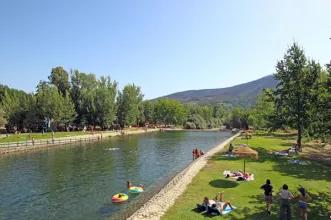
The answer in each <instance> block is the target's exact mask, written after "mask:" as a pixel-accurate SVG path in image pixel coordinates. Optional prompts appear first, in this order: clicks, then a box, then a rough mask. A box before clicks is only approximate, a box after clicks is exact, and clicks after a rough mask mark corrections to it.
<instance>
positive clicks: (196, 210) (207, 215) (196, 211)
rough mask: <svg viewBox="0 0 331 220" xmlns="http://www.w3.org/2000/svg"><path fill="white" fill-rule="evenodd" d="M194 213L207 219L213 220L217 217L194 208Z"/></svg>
mask: <svg viewBox="0 0 331 220" xmlns="http://www.w3.org/2000/svg"><path fill="white" fill-rule="evenodd" d="M191 211H192V212H195V213H197V214H200V215H202V216H204V217H206V218H213V217H216V216H217V215H211V214H209V213H207V212H206V211H200V210H199V209H198V208H194V209H192V210H191Z"/></svg>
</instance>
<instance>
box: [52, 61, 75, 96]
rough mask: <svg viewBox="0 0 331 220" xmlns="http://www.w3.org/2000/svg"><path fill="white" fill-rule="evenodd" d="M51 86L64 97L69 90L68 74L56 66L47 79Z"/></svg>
mask: <svg viewBox="0 0 331 220" xmlns="http://www.w3.org/2000/svg"><path fill="white" fill-rule="evenodd" d="M48 79H49V81H50V83H51V84H53V85H55V86H56V87H57V88H58V90H59V91H60V92H61V93H62V96H63V97H65V96H66V93H67V91H69V89H70V84H69V77H68V72H67V71H65V70H64V69H63V67H61V66H58V67H55V68H53V69H52V71H51V75H50V76H49V77H48Z"/></svg>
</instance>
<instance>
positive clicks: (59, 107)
mask: <svg viewBox="0 0 331 220" xmlns="http://www.w3.org/2000/svg"><path fill="white" fill-rule="evenodd" d="M63 103H64V101H63V97H62V94H61V93H60V92H59V90H58V89H57V87H55V86H51V85H49V86H46V87H44V88H42V89H39V90H38V93H37V101H36V104H37V109H39V113H40V116H41V118H42V119H54V120H55V121H59V122H60V121H61V118H62V115H63V113H62V112H63Z"/></svg>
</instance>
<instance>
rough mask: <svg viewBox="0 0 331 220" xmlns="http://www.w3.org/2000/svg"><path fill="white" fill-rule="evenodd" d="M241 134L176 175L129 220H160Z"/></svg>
mask: <svg viewBox="0 0 331 220" xmlns="http://www.w3.org/2000/svg"><path fill="white" fill-rule="evenodd" d="M239 135H240V133H238V134H236V135H234V136H232V137H231V138H229V139H227V140H225V141H223V142H222V143H220V144H219V145H217V146H215V147H214V148H212V149H211V150H209V151H208V152H207V153H206V154H205V155H204V156H203V157H200V158H198V159H197V160H195V161H193V162H192V163H191V164H190V165H189V166H188V167H187V168H185V169H184V170H183V171H182V172H180V173H179V174H178V175H176V176H175V177H174V178H173V179H172V180H171V181H170V182H169V183H168V184H167V185H166V186H165V187H164V188H163V189H162V190H161V191H160V192H159V193H157V194H156V195H155V196H153V197H152V198H151V199H150V200H149V201H148V202H147V203H145V204H144V205H143V206H142V207H141V208H140V209H139V210H138V211H136V212H135V213H134V214H133V215H132V216H130V217H129V218H127V220H137V219H148V220H156V219H160V218H161V216H163V215H164V214H165V213H166V211H167V210H168V209H169V208H170V207H171V206H172V205H174V203H175V201H176V199H177V198H178V197H179V196H180V195H181V194H183V193H184V191H185V189H186V186H187V185H188V184H190V183H191V182H192V179H193V178H194V177H195V176H196V175H197V174H198V173H199V172H200V170H201V169H202V168H203V167H204V166H205V165H206V164H207V162H208V160H209V159H210V158H211V157H212V156H213V155H214V154H215V153H217V152H219V151H220V150H222V149H223V148H224V147H225V146H226V145H227V144H229V143H230V142H231V141H233V140H234V139H235V138H237V137H238V136H239Z"/></svg>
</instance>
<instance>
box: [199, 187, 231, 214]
mask: <svg viewBox="0 0 331 220" xmlns="http://www.w3.org/2000/svg"><path fill="white" fill-rule="evenodd" d="M223 194H224V192H218V193H217V194H216V196H215V199H208V197H205V198H204V199H203V202H202V204H201V205H202V206H206V205H211V206H212V207H213V208H217V209H218V210H219V211H220V212H222V211H223V210H225V209H226V207H228V206H230V208H231V209H234V208H233V207H232V205H231V203H230V201H227V202H223ZM218 196H219V200H217V198H218Z"/></svg>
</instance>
